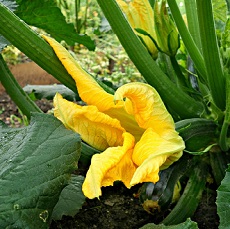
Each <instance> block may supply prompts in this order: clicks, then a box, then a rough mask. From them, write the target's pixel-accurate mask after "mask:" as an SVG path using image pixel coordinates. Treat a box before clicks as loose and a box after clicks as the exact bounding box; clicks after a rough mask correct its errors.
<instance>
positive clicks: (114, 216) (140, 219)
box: [0, 78, 219, 229]
mask: <svg viewBox="0 0 230 229" xmlns="http://www.w3.org/2000/svg"><path fill="white" fill-rule="evenodd" d="M24 80H25V79H24ZM41 80H42V78H41ZM43 83H44V81H42V82H38V84H43ZM30 84H31V82H30ZM36 103H37V104H38V106H39V107H40V108H41V109H42V110H43V111H44V112H47V111H48V110H50V109H52V102H50V101H48V100H45V99H44V100H40V101H37V102H36ZM15 117H20V113H19V112H18V110H17V107H16V106H15V104H14V103H13V102H12V101H11V99H10V98H9V96H8V95H7V94H6V93H5V92H4V90H0V120H2V121H4V122H5V123H6V124H8V125H10V126H12V127H18V126H21V125H22V123H20V121H18V119H17V118H15ZM12 120H13V121H12ZM79 168H80V169H81V165H79ZM138 189H139V187H138V186H135V187H134V188H131V189H127V188H125V187H124V186H123V184H121V183H117V184H115V185H114V186H113V187H106V188H103V189H102V191H103V195H102V197H101V198H100V200H98V199H93V200H89V199H86V201H85V203H84V205H83V206H82V209H81V210H80V211H79V212H78V213H77V214H76V215H75V216H74V217H67V216H66V217H63V219H62V220H61V221H56V222H55V221H53V222H52V223H51V226H50V229H61V228H62V229H75V228H80V229H81V228H82V229H83V228H89V229H91V228H101V229H107V228H111V229H115V228H123V229H136V228H140V227H142V226H143V225H145V224H147V223H153V222H154V223H159V222H160V221H161V220H162V215H160V214H156V215H151V214H148V213H147V212H146V211H145V210H144V209H143V207H142V205H141V204H140V202H139V199H138V198H137V193H138ZM215 200H216V196H215V192H214V191H213V190H211V191H210V189H207V190H206V191H205V192H204V193H203V196H202V201H201V204H200V205H199V207H198V208H197V211H196V212H195V214H194V216H193V217H192V220H194V221H196V222H197V223H198V226H199V228H200V229H216V228H218V224H219V218H218V215H217V213H216V204H215Z"/></svg>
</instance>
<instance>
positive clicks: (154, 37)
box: [117, 0, 180, 59]
mask: <svg viewBox="0 0 230 229" xmlns="http://www.w3.org/2000/svg"><path fill="white" fill-rule="evenodd" d="M117 3H118V5H119V6H120V8H121V9H122V11H123V12H124V14H125V15H126V17H127V20H128V21H129V23H130V25H131V27H132V28H133V29H141V30H142V32H140V31H138V32H136V33H137V34H138V36H140V37H141V39H142V40H143V41H144V44H145V45H146V47H147V49H148V51H149V52H150V53H151V55H152V56H153V58H154V59H156V58H157V53H158V51H161V52H164V53H166V54H167V55H169V56H174V55H175V54H176V52H177V50H178V48H179V45H180V43H179V34H178V31H177V28H176V26H175V24H174V22H173V21H172V19H171V18H170V17H169V15H168V12H167V8H166V1H165V0H160V1H159V2H158V1H155V4H154V9H152V7H151V5H150V3H149V0H132V1H129V2H126V1H125V0H117ZM150 37H151V38H150Z"/></svg>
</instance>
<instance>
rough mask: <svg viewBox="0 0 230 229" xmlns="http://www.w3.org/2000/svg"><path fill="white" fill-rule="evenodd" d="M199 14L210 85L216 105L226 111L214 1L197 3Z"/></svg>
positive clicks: (201, 0)
mask: <svg viewBox="0 0 230 229" xmlns="http://www.w3.org/2000/svg"><path fill="white" fill-rule="evenodd" d="M197 12H198V20H199V28H200V36H201V44H202V51H203V57H204V62H205V66H206V70H207V80H208V85H209V88H210V91H211V95H212V98H213V100H214V102H215V104H216V105H217V107H219V108H220V109H221V110H224V109H225V105H226V104H225V103H226V91H225V77H224V74H223V68H222V65H221V59H220V53H219V48H218V44H217V37H216V32H215V24H214V18H213V10H212V1H211V0H199V1H197Z"/></svg>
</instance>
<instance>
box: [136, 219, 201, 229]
mask: <svg viewBox="0 0 230 229" xmlns="http://www.w3.org/2000/svg"><path fill="white" fill-rule="evenodd" d="M140 229H198V226H197V223H196V222H193V221H191V219H187V220H186V221H185V222H184V223H180V224H178V225H172V226H165V225H164V224H159V225H156V224H154V223H148V224H146V225H145V226H143V227H141V228H140Z"/></svg>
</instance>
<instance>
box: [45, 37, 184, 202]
mask: <svg viewBox="0 0 230 229" xmlns="http://www.w3.org/2000/svg"><path fill="white" fill-rule="evenodd" d="M43 38H44V39H45V40H46V41H47V42H48V43H49V44H50V45H51V46H52V47H53V49H54V51H55V53H56V55H57V57H58V58H59V59H60V61H61V62H62V64H63V65H64V67H65V68H66V70H67V71H68V72H69V74H70V75H71V76H72V77H73V79H74V80H75V82H76V86H77V89H78V92H79V95H80V97H81V99H82V100H83V101H85V102H86V103H87V105H86V106H80V105H77V104H75V103H73V102H70V101H67V100H65V99H64V98H63V97H62V96H61V95H60V94H57V95H56V96H55V98H54V115H55V116H56V117H57V118H58V119H59V120H61V121H62V123H63V124H64V125H65V126H66V128H68V129H71V130H73V131H76V132H77V133H79V134H80V135H81V138H82V140H83V141H85V142H86V143H88V144H89V145H91V146H93V147H95V148H96V149H99V150H101V151H103V152H102V153H100V154H95V155H93V157H92V160H91V165H90V167H89V170H88V172H87V174H86V178H85V181H84V183H83V187H82V190H83V193H84V195H85V196H86V197H88V198H91V199H92V198H95V197H99V196H100V195H101V194H102V193H101V187H102V186H109V185H113V183H114V181H122V182H123V183H124V184H125V186H126V187H127V188H130V187H131V186H133V185H135V184H138V183H142V182H157V181H158V180H159V176H158V173H159V170H160V169H165V168H167V167H168V166H170V165H171V164H172V163H173V162H174V161H177V160H178V159H179V158H180V157H181V155H182V151H183V149H184V148H185V146H184V142H183V140H182V138H181V137H180V136H179V135H178V133H177V132H176V131H175V126H174V122H173V119H172V117H171V116H170V114H169V113H168V111H167V110H166V108H165V106H164V104H163V102H162V100H161V98H160V96H159V94H158V93H157V91H156V90H155V89H154V88H152V87H151V86H149V85H148V84H144V83H138V82H136V83H128V84H125V85H123V86H121V87H120V88H119V89H118V90H117V91H116V92H115V94H114V95H111V94H109V93H107V92H105V91H104V89H103V88H101V87H100V86H99V85H98V84H97V82H96V81H95V80H94V79H93V78H92V77H91V76H90V75H89V74H88V73H86V72H85V71H84V70H83V69H82V68H81V67H80V65H79V64H78V63H77V62H76V61H75V60H74V58H73V57H72V56H71V55H70V54H69V53H68V52H67V51H66V49H65V48H64V47H62V46H61V45H60V44H59V43H58V42H56V41H55V40H54V39H52V38H49V37H47V36H43Z"/></svg>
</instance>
